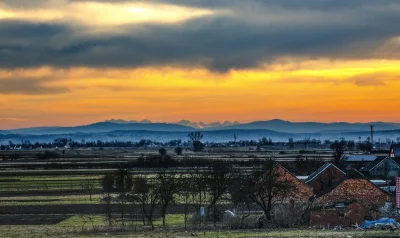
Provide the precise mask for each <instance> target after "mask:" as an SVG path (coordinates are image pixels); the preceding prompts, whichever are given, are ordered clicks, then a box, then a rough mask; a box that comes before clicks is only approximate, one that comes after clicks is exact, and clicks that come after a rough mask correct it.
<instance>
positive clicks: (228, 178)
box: [206, 160, 234, 226]
mask: <svg viewBox="0 0 400 238" xmlns="http://www.w3.org/2000/svg"><path fill="white" fill-rule="evenodd" d="M233 175H234V173H233V167H232V165H230V164H227V163H225V162H224V161H221V160H215V161H213V162H212V165H211V168H210V170H209V171H208V173H207V175H206V183H207V185H208V188H207V190H208V194H209V195H208V207H207V213H208V214H207V215H208V216H209V215H210V214H209V213H210V210H211V209H212V210H213V213H212V219H213V221H214V226H216V222H217V220H218V215H217V209H216V203H217V202H218V201H219V200H220V199H221V197H222V196H223V195H224V194H225V193H226V192H227V190H228V188H229V187H230V186H231V185H232V179H233Z"/></svg>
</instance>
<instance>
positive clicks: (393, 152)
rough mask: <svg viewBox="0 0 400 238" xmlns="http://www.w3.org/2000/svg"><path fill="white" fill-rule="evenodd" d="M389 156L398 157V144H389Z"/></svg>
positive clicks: (399, 148)
mask: <svg viewBox="0 0 400 238" xmlns="http://www.w3.org/2000/svg"><path fill="white" fill-rule="evenodd" d="M389 157H391V158H394V157H400V144H392V145H391V146H390V150H389Z"/></svg>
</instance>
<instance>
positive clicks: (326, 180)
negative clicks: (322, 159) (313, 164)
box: [305, 163, 346, 197]
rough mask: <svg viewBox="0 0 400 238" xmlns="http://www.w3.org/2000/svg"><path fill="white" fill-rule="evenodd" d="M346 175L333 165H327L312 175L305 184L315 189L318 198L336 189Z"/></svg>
mask: <svg viewBox="0 0 400 238" xmlns="http://www.w3.org/2000/svg"><path fill="white" fill-rule="evenodd" d="M345 176H346V174H345V173H344V172H343V171H342V170H340V169H339V168H338V167H336V166H335V165H333V164H332V163H326V164H324V165H323V166H322V167H321V168H319V169H318V170H316V171H315V172H314V173H312V174H311V175H310V176H309V177H308V178H307V179H306V180H305V183H306V184H308V185H310V186H311V187H313V189H314V193H315V195H316V196H317V197H319V196H321V195H323V194H325V193H327V192H328V191H330V190H332V188H334V187H336V186H337V185H338V184H339V183H340V182H341V181H342V180H343V179H344V178H345Z"/></svg>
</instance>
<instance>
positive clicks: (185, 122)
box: [106, 119, 240, 129]
mask: <svg viewBox="0 0 400 238" xmlns="http://www.w3.org/2000/svg"><path fill="white" fill-rule="evenodd" d="M106 122H111V123H118V124H130V123H141V124H149V123H152V122H151V121H150V120H147V119H145V120H142V121H135V120H131V121H125V120H122V119H111V120H107V121H106ZM170 124H176V125H181V126H187V127H192V128H196V129H220V128H222V127H228V126H235V125H240V123H239V122H237V121H234V122H230V121H225V122H222V123H221V122H213V123H208V124H207V123H203V122H191V121H189V120H180V121H178V122H173V123H170Z"/></svg>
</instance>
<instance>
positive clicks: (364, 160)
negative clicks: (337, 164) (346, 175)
mask: <svg viewBox="0 0 400 238" xmlns="http://www.w3.org/2000/svg"><path fill="white" fill-rule="evenodd" d="M376 158H377V156H375V155H343V156H342V158H341V160H340V161H341V163H342V164H343V165H345V166H346V170H350V169H352V168H354V169H360V168H362V167H365V166H366V165H367V164H369V163H371V162H372V161H374V160H376Z"/></svg>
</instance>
